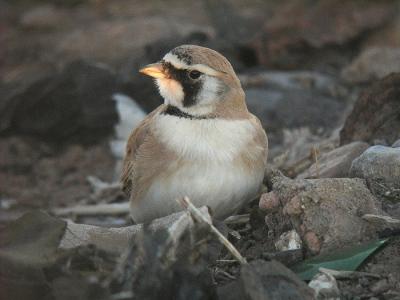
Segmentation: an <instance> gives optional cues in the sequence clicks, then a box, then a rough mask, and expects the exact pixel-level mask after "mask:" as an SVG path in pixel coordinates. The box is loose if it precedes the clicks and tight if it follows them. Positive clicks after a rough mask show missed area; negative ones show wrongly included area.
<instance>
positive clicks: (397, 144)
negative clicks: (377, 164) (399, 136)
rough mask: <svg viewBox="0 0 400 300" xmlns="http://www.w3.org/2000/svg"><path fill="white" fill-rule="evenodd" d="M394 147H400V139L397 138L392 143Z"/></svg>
mask: <svg viewBox="0 0 400 300" xmlns="http://www.w3.org/2000/svg"><path fill="white" fill-rule="evenodd" d="M392 147H393V148H400V140H397V141H395V142H394V143H393V145H392Z"/></svg>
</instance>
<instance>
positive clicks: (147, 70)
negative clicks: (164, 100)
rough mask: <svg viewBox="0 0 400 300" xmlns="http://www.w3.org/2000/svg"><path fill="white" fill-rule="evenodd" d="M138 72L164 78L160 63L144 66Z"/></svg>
mask: <svg viewBox="0 0 400 300" xmlns="http://www.w3.org/2000/svg"><path fill="white" fill-rule="evenodd" d="M139 72H140V73H143V74H146V75H149V76H151V77H154V78H160V79H163V78H165V73H164V71H163V65H162V63H155V64H150V65H147V66H145V67H144V68H143V69H141V70H140V71H139Z"/></svg>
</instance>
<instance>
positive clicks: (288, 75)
mask: <svg viewBox="0 0 400 300" xmlns="http://www.w3.org/2000/svg"><path fill="white" fill-rule="evenodd" d="M239 78H240V81H241V83H242V85H243V87H244V91H245V94H246V103H247V106H248V108H249V111H250V112H251V113H253V114H255V115H256V116H257V117H258V118H259V119H260V121H261V123H262V124H263V126H264V128H266V130H267V131H268V132H271V131H272V132H273V131H277V130H278V129H279V130H281V129H282V128H293V127H296V128H298V127H304V126H307V127H310V128H311V129H312V130H313V131H316V130H317V129H319V128H321V127H322V128H327V129H333V128H335V127H336V126H338V125H339V123H340V118H341V116H342V113H343V109H344V104H343V101H342V100H343V98H344V97H345V96H346V95H347V93H348V92H347V89H346V88H345V87H344V86H343V85H341V84H340V82H339V81H338V80H337V79H336V78H334V77H333V76H327V75H324V74H321V73H318V72H307V71H296V72H257V73H254V72H253V73H248V74H240V75H239Z"/></svg>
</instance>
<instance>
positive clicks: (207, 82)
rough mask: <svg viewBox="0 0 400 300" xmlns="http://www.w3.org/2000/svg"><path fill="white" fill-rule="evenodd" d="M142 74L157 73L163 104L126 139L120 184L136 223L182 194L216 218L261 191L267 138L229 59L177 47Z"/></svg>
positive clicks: (168, 208) (165, 210) (171, 208)
mask: <svg viewBox="0 0 400 300" xmlns="http://www.w3.org/2000/svg"><path fill="white" fill-rule="evenodd" d="M139 72H141V73H143V74H145V75H148V76H151V77H153V78H154V80H155V83H156V85H157V87H158V90H159V93H160V94H161V96H162V98H163V99H164V103H163V104H161V105H160V106H159V107H158V108H156V109H155V110H154V111H152V112H151V113H150V114H148V115H147V117H145V118H144V119H143V120H142V122H141V123H139V124H138V125H137V127H136V128H135V129H134V130H133V132H132V133H131V135H130V137H129V139H128V142H127V145H126V156H125V159H124V165H123V168H122V173H121V177H120V184H121V187H122V190H123V191H124V192H125V194H126V195H127V196H128V197H129V199H130V214H131V217H132V219H133V221H134V222H135V223H146V222H149V221H152V220H154V219H158V218H162V217H165V216H167V215H170V214H172V213H175V212H178V211H182V210H183V208H182V207H180V206H179V205H178V204H177V203H176V201H175V200H176V198H178V197H183V196H187V197H189V199H190V200H191V202H192V203H193V204H194V205H195V206H197V207H201V206H204V205H205V206H208V207H209V208H210V209H211V212H212V216H213V218H214V219H218V220H224V219H225V218H227V217H229V216H231V215H233V214H235V213H237V212H238V211H239V210H240V209H241V208H242V207H243V206H244V205H245V204H247V203H248V202H249V201H251V200H252V199H254V197H255V196H256V195H257V194H258V193H259V191H260V189H261V186H262V181H263V178H264V172H265V169H266V165H267V157H268V139H267V135H266V133H265V130H264V129H263V127H262V125H261V123H260V121H259V120H258V118H257V117H255V116H254V115H253V114H251V113H250V112H249V111H248V109H247V106H246V102H245V94H244V91H243V88H242V86H241V83H240V81H239V79H238V77H237V76H236V74H235V71H234V69H233V67H232V65H231V64H230V62H229V61H228V60H227V59H226V58H225V57H224V56H223V55H222V54H220V53H219V52H217V51H215V50H212V49H209V48H206V47H201V46H197V45H181V46H177V47H176V48H174V49H172V50H171V51H170V52H168V53H167V54H165V56H164V57H163V58H162V59H161V60H160V61H158V62H156V63H153V64H149V65H146V66H145V67H144V68H142V69H141V70H140V71H139Z"/></svg>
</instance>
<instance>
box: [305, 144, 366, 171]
mask: <svg viewBox="0 0 400 300" xmlns="http://www.w3.org/2000/svg"><path fill="white" fill-rule="evenodd" d="M368 147H369V144H367V143H365V142H360V141H359V142H353V143H350V144H347V145H344V146H342V147H339V148H336V149H334V150H332V151H330V152H328V153H326V154H324V155H323V156H322V157H321V158H319V159H318V168H319V177H320V178H343V177H348V176H349V169H350V167H351V163H352V162H353V160H354V159H356V158H357V157H359V156H360V155H361V154H362V153H363V152H364V151H365V150H366V149H368ZM305 177H311V178H316V177H317V167H316V164H315V163H314V164H313V165H312V166H311V167H310V168H309V169H308V170H307V171H306V172H305V173H303V174H300V175H299V176H298V178H305Z"/></svg>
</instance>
